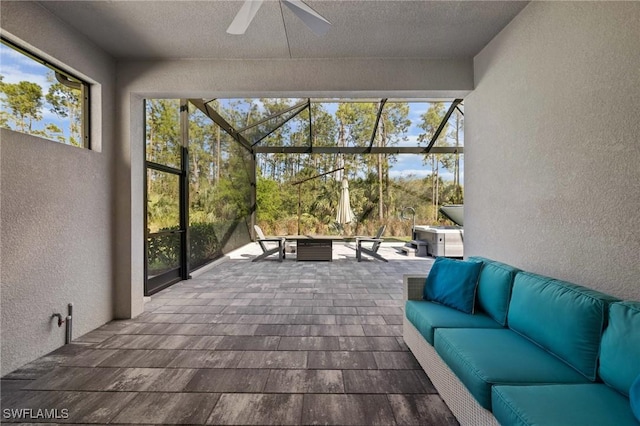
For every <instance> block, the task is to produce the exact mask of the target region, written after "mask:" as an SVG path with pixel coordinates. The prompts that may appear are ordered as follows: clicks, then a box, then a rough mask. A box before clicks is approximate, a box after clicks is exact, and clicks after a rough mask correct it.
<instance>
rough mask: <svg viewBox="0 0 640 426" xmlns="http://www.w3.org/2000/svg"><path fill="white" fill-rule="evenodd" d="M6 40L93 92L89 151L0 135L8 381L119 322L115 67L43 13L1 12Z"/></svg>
mask: <svg viewBox="0 0 640 426" xmlns="http://www.w3.org/2000/svg"><path fill="white" fill-rule="evenodd" d="M0 12H1V13H0V14H1V21H0V28H2V32H3V35H4V36H6V37H8V38H10V39H12V40H13V41H15V42H18V43H19V44H21V45H22V46H24V47H26V48H29V49H30V50H32V51H33V52H34V53H38V54H40V55H42V56H43V57H44V58H45V59H47V60H50V61H51V62H53V63H56V64H57V65H60V66H63V67H64V68H65V69H68V70H70V71H74V72H75V73H76V74H77V75H79V76H80V77H82V78H84V79H86V80H88V81H89V82H91V83H94V84H93V87H92V90H91V100H92V102H91V109H92V115H91V120H92V123H91V126H92V127H91V128H92V132H91V139H92V144H93V147H94V148H95V149H94V150H91V151H90V150H85V149H80V148H75V147H71V146H66V145H62V144H60V143H56V142H51V141H47V140H44V139H40V138H37V137H33V136H29V135H24V134H21V133H16V132H12V131H9V130H4V129H3V130H2V131H1V132H0V157H1V159H0V178H1V181H0V182H1V183H0V194H1V201H0V227H1V232H0V238H1V240H0V257H1V261H0V281H1V294H0V298H1V308H2V309H1V321H2V323H1V337H2V345H1V346H2V351H1V354H2V356H1V360H0V364H1V372H0V374H1V375H5V374H7V373H8V372H10V371H13V370H14V369H16V368H18V367H20V366H21V365H23V364H25V363H27V362H30V361H32V360H33V359H36V358H38V357H39V356H42V355H44V354H46V353H48V352H50V351H52V350H54V349H56V348H57V347H59V346H62V345H63V344H64V333H65V331H64V330H65V329H64V327H62V328H58V327H57V324H54V321H52V320H51V314H52V313H54V312H60V313H62V314H63V315H65V316H66V313H67V304H68V303H70V302H71V303H73V304H74V337H78V336H81V335H82V334H84V333H87V332H88V331H90V330H92V329H94V328H96V327H98V326H100V325H102V324H104V323H105V322H108V321H109V320H111V319H112V318H113V281H114V274H113V268H114V264H113V251H114V246H113V228H114V224H113V190H114V187H113V185H112V176H113V152H114V150H113V127H114V124H113V112H114V109H113V105H114V103H113V102H114V96H113V94H114V86H115V63H114V62H113V61H112V60H111V59H110V58H109V57H108V56H107V55H105V54H104V53H102V52H101V51H99V50H98V49H97V48H96V47H95V46H94V45H92V44H91V43H89V42H88V41H87V40H85V39H84V38H82V37H80V36H78V35H77V34H76V33H74V32H73V31H71V30H70V29H69V28H67V27H66V26H63V25H61V24H60V21H59V20H58V19H56V18H53V17H52V16H50V15H49V14H48V13H47V12H46V11H44V10H43V9H42V8H41V7H40V6H38V5H37V4H34V3H27V2H1V3H0Z"/></svg>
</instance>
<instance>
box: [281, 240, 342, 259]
mask: <svg viewBox="0 0 640 426" xmlns="http://www.w3.org/2000/svg"><path fill="white" fill-rule="evenodd" d="M285 238H286V239H287V240H289V241H296V246H297V247H296V259H297V260H298V261H326V262H331V260H332V258H333V255H332V252H333V242H334V241H342V240H344V237H340V236H325V235H288V236H286V237H285Z"/></svg>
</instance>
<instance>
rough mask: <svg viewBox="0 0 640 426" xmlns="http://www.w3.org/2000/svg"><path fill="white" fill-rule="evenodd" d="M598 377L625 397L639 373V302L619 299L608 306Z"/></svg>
mask: <svg viewBox="0 0 640 426" xmlns="http://www.w3.org/2000/svg"><path fill="white" fill-rule="evenodd" d="M599 372H600V377H601V378H602V380H603V381H604V382H605V383H606V384H608V385H609V386H611V387H612V388H614V389H615V390H617V391H618V392H620V393H622V394H623V395H627V396H629V389H630V388H631V384H632V383H633V381H634V380H635V378H636V377H639V376H640V302H620V303H614V304H612V305H611V306H610V307H609V324H608V325H607V328H606V329H605V330H604V334H603V335H602V347H601V349H600V370H599Z"/></svg>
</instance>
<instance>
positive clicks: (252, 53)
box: [40, 0, 527, 60]
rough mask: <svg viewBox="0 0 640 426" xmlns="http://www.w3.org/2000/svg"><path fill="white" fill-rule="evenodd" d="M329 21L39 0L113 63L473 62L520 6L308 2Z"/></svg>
mask: <svg viewBox="0 0 640 426" xmlns="http://www.w3.org/2000/svg"><path fill="white" fill-rule="evenodd" d="M306 3H307V4H308V5H310V6H311V7H312V8H313V9H315V10H316V11H317V12H319V13H320V14H321V15H322V16H324V17H325V18H327V19H328V20H329V21H330V22H331V23H332V26H331V29H330V30H329V32H328V33H327V34H326V35H324V36H322V37H319V36H317V35H315V34H314V33H313V32H311V31H310V30H309V29H308V28H307V27H306V26H305V25H304V24H303V23H302V22H301V21H300V20H299V19H298V18H297V17H296V16H295V15H294V14H293V13H292V12H291V11H290V10H289V9H288V8H286V7H281V5H280V3H279V2H278V1H273V0H271V1H266V2H265V4H263V6H262V7H261V8H260V10H259V11H258V13H257V15H256V16H255V19H254V20H253V22H252V23H251V25H250V26H249V28H248V30H247V31H246V33H245V34H244V35H230V34H227V33H226V29H227V27H228V26H229V24H230V23H231V22H232V21H233V19H234V17H235V15H236V13H237V12H238V10H239V9H240V7H241V6H242V1H217V0H210V1H186V0H176V1H155V0H147V1H102V0H91V1H42V2H40V4H41V5H42V7H44V8H45V9H47V10H49V11H50V12H51V13H53V14H54V15H56V16H57V17H58V18H59V19H61V20H62V21H64V22H66V23H67V24H68V25H70V26H71V27H73V28H75V29H76V30H78V31H79V32H80V33H82V34H84V35H85V36H86V37H87V38H89V39H90V40H92V41H93V42H94V43H95V44H96V45H98V46H99V47H101V48H102V49H103V50H105V51H106V52H108V53H109V54H111V55H112V56H113V57H115V58H118V59H137V60H140V59H160V60H161V59H184V58H192V59H288V58H471V57H473V56H475V55H476V54H477V53H478V52H479V51H480V50H482V48H483V47H484V46H485V45H486V44H487V43H488V42H489V41H490V40H491V39H492V38H493V37H494V36H495V35H496V34H498V32H500V30H502V28H504V27H505V26H506V25H507V23H509V22H510V21H511V20H512V19H513V18H514V17H515V16H516V15H517V14H518V13H519V12H520V11H521V10H522V9H523V8H524V7H525V6H526V4H527V2H523V1H422V0H420V1H413V0H394V1H378V0H360V1H342V0H332V1H315V0H308V1H306Z"/></svg>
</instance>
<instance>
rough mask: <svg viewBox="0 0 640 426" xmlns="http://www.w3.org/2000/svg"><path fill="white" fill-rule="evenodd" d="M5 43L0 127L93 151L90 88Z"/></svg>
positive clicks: (0, 56) (0, 53) (0, 54)
mask: <svg viewBox="0 0 640 426" xmlns="http://www.w3.org/2000/svg"><path fill="white" fill-rule="evenodd" d="M1 42H2V43H0V64H1V65H0V127H4V128H6V129H10V130H14V131H17V132H22V133H27V134H31V135H36V136H40V137H43V138H46V139H50V140H53V141H56V142H61V143H63V144H66V145H72V146H78V147H84V148H89V147H90V146H89V85H88V84H87V83H86V82H84V81H82V80H80V79H79V78H77V77H75V76H73V75H72V74H69V73H68V72H66V71H63V70H61V69H59V68H57V67H55V66H53V65H51V64H49V63H47V62H46V61H45V60H43V59H40V58H38V57H37V56H35V55H33V54H31V53H29V52H27V51H25V50H24V49H21V48H20V47H18V46H16V45H14V44H13V43H11V42H9V41H7V40H5V39H1Z"/></svg>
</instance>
